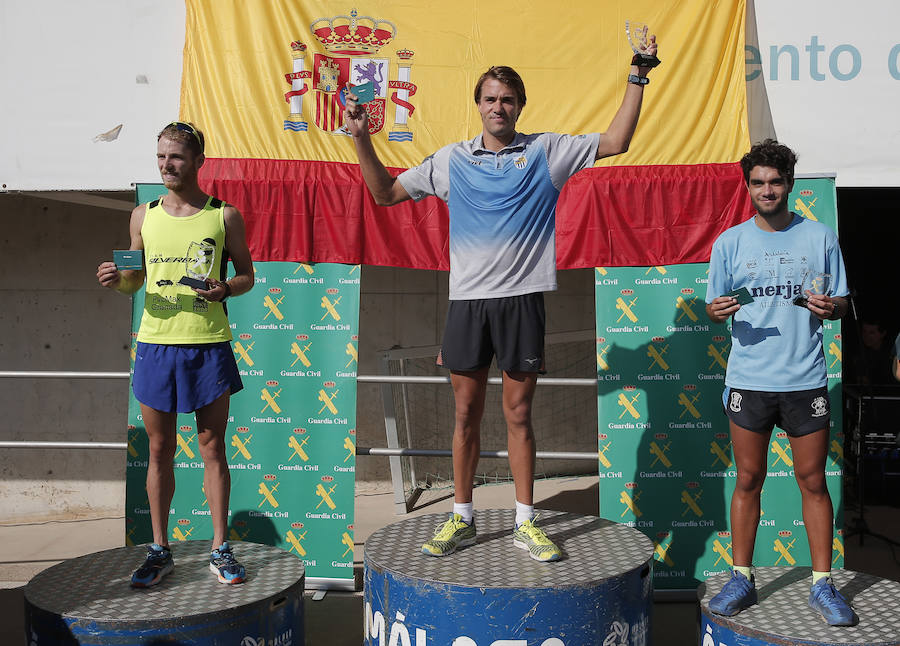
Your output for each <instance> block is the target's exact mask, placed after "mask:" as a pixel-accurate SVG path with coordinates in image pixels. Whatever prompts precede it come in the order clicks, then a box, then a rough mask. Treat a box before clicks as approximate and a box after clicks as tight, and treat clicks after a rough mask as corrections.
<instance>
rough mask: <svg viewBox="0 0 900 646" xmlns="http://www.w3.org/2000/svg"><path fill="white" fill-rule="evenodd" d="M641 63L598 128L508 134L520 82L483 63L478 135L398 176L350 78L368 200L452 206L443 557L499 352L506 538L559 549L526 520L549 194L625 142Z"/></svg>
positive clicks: (437, 538) (521, 93)
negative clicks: (449, 505)
mask: <svg viewBox="0 0 900 646" xmlns="http://www.w3.org/2000/svg"><path fill="white" fill-rule="evenodd" d="M655 40H656V39H655V37H652V38H651V47H650V52H649V53H651V54H654V53H656V49H657V47H656V42H655ZM648 70H649V68H648V67H639V66H638V65H637V64H635V61H634V60H633V61H632V67H631V73H630V75H628V76H627V79H625V80H626V81H627V87H626V89H625V92H624V96H623V99H622V105H621V106H620V108H619V110H618V112H617V113H616V116H615V117H614V118H613V120H612V122H611V123H610V125H609V129H608V130H607V131H606V132H605V133H603V134H600V133H594V134H589V135H578V136H571V135H560V134H554V133H540V134H530V135H526V134H522V133H519V132H516V121H517V120H518V118H519V115H520V114H521V112H522V110H523V108H524V107H525V100H526V97H525V85H524V83H523V82H522V79H521V78H520V77H519V75H518V74H517V73H516V72H515V70H513V69H512V68H510V67H505V66H496V67H492V68H490V69H489V70H488V71H487V72H485V73H484V74H483V75H482V76H481V78H480V79H479V80H478V82H477V84H476V86H475V93H474V95H475V104H476V107H477V108H478V112H479V114H480V115H481V122H482V132H481V134H479V135H478V136H476V137H475V138H474V139H471V140H469V141H462V142H459V143H454V144H450V145H448V146H445V147H443V148H441V149H440V150H438V151H437V152H436V153H435V154H433V155H431V156H429V157H428V158H426V159H425V160H424V161H423V162H422V164H420V165H419V166H416V167H415V168H411V169H409V170H407V171H405V172H404V173H402V174H401V175H400V176H399V177H392V176H391V175H390V174H389V173H388V172H387V170H386V169H385V167H384V165H383V164H382V163H381V161H380V160H379V159H378V157H377V155H376V154H375V149H374V147H373V146H372V142H371V139H370V137H369V132H368V127H367V117H366V112H365V110H364V109H363V108H362V106H358V105H356V103H355V102H356V99H357V97H356V96H355V95H354V94H353V92H352V89H351V88H349V87H348V99H349V100H348V102H347V111H346V112H345V114H344V123H345V124H346V126H347V128H348V130H349V131H350V134H351V135H352V136H353V141H354V144H355V146H356V153H357V156H358V157H359V164H360V170H361V171H362V175H363V179H364V180H365V182H366V185H367V187H368V188H369V191H370V192H371V193H372V196H373V197H374V199H375V202H376V203H377V204H379V205H384V206H389V205H392V204H397V203H399V202H402V201H404V200H408V199H414V200H421V199H424V198H425V197H426V196H428V195H435V196H437V197H439V198H440V199H442V200H444V201H445V202H447V206H448V210H449V212H450V308H449V310H448V313H447V325H446V327H445V332H444V339H443V343H442V345H441V353H440V355H439V357H438V364H440V365H442V366H444V367H445V368H447V369H449V370H450V381H451V383H452V385H453V393H454V399H455V404H456V415H455V424H454V430H453V480H454V485H455V493H454V495H455V502H454V505H453V513H452V514H451V516H450V519H449V520H448V521H447V522H446V523H444V524H443V525H441V526H440V527H439V528H438V530H437V531H436V532H435V535H434V536H433V537H432V538H431V539H430V540H428V541H427V542H426V543H425V544H424V545H423V546H422V551H423V552H424V553H425V554H428V555H431V556H446V555H448V554H452V553H453V552H454V551H455V550H456V549H457V548H458V547H465V546H467V545H472V544H473V543H475V522H474V516H473V511H472V509H473V506H472V488H473V477H474V475H475V469H476V466H477V464H478V458H479V453H480V432H481V431H480V429H481V418H482V414H483V412H484V400H485V390H486V386H487V378H488V371H489V369H490V365H491V361H492V359H493V357H494V356H496V357H497V367H498V368H499V369H500V370H501V371H503V413H504V417H505V418H506V424H507V431H508V433H507V437H508V448H509V463H510V471H512V474H513V480H514V482H515V491H516V526H515V528H514V530H513V544H514V545H515V546H516V547H518V548H521V549H524V550H527V551H528V553H529V555H530V556H531V558H533V559H535V560H537V561H542V562H546V561H556V560H559V559H560V558H561V552H560V550H559V548H558V547H557V546H556V545H554V543H553V542H552V541H551V540H550V539H549V538H548V537H547V535H546V534H545V533H544V532H543V531H542V530H541V529H540V528H539V527H537V526H536V525H535V524H534V500H533V495H534V491H533V489H534V456H535V442H534V431H533V430H532V426H531V404H532V400H533V397H534V389H535V385H536V383H537V376H538V373H539V372H541V371H542V370H543V363H544V320H545V315H544V302H543V292H544V291H549V290H554V289H556V247H555V219H556V202H557V200H558V199H559V194H560V191H561V190H562V187H563V184H565V182H566V180H568V178H569V177H571V176H572V175H574V174H575V173H576V172H578V171H579V170H582V169H584V168H590V167H591V166H592V165H593V163H594V161H595V160H597V159H600V158H602V157H609V156H611V155H617V154H619V153H622V152H625V151H626V150H628V145H629V142H630V141H631V137H632V135H633V134H634V130H635V127H636V126H637V121H638V116H639V115H640V109H641V102H642V100H643V92H644V90H643V88H644V87H645V86H646V85H647V83H648V82H649V79H648V78H647V72H648Z"/></svg>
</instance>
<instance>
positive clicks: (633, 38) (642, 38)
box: [625, 20, 662, 67]
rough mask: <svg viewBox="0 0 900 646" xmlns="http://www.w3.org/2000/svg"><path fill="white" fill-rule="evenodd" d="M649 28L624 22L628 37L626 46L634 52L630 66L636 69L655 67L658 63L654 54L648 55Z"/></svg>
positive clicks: (641, 24) (636, 23) (635, 23)
mask: <svg viewBox="0 0 900 646" xmlns="http://www.w3.org/2000/svg"><path fill="white" fill-rule="evenodd" d="M649 33H650V27H648V26H647V25H645V24H644V23H642V22H634V21H631V20H626V21H625V35H626V36H627V37H628V44H629V45H631V49H632V51H633V52H634V57H633V58H632V59H631V64H632V65H637V66H638V67H656V66H657V65H659V64H660V63H661V62H662V61H660V60H659V59H658V58H657V57H656V54H651V53H650V51H649V50H650V36H649Z"/></svg>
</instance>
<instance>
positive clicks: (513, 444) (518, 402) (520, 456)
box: [503, 372, 537, 505]
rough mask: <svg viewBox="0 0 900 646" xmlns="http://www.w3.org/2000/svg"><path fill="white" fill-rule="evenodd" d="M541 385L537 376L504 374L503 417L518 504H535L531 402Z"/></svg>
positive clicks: (527, 373) (513, 373) (520, 373)
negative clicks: (536, 389)
mask: <svg viewBox="0 0 900 646" xmlns="http://www.w3.org/2000/svg"><path fill="white" fill-rule="evenodd" d="M536 385H537V373H535V372H504V373H503V415H504V417H505V418H506V438H507V439H506V441H507V449H508V450H509V468H510V471H512V475H513V481H514V483H515V488H516V500H517V501H518V502H520V503H522V504H524V505H532V504H534V452H535V443H534V429H533V428H532V426H531V402H532V401H533V400H534V389H535V386H536Z"/></svg>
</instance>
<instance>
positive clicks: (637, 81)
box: [628, 74, 650, 85]
mask: <svg viewBox="0 0 900 646" xmlns="http://www.w3.org/2000/svg"><path fill="white" fill-rule="evenodd" d="M628 82H629V83H631V84H633V85H647V84H648V83H649V82H650V79H649V78H647V77H646V76H638V75H637V74H629V75H628Z"/></svg>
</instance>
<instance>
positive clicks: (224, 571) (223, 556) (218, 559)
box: [209, 542, 246, 584]
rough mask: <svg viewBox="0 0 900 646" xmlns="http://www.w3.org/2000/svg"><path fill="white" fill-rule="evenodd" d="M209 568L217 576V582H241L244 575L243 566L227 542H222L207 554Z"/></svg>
mask: <svg viewBox="0 0 900 646" xmlns="http://www.w3.org/2000/svg"><path fill="white" fill-rule="evenodd" d="M209 569H210V570H212V572H213V574H215V575H216V576H217V577H218V579H219V583H228V584H233V583H243V582H244V577H245V576H246V573H245V572H244V566H243V565H241V564H240V563H238V562H237V559H236V558H234V554H233V553H232V552H231V547H230V546H229V545H228V543H227V542H225V543H222V545H221V546H219V547H217V548H216V549H214V550H213V551H212V553H211V554H210V555H209Z"/></svg>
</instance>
